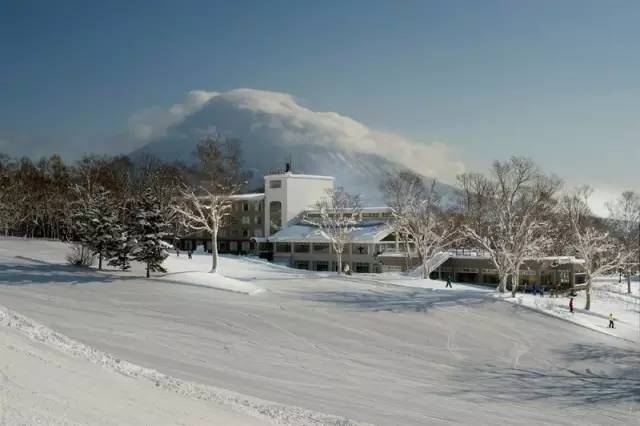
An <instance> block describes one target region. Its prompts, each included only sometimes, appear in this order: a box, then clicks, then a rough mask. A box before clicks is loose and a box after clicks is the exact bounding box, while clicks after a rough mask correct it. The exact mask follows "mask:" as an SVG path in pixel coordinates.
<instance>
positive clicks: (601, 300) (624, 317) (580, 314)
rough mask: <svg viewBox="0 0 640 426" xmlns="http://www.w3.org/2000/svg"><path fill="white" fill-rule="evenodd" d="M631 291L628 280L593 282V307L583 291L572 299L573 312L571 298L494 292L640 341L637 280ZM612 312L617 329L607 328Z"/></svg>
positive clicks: (545, 312)
mask: <svg viewBox="0 0 640 426" xmlns="http://www.w3.org/2000/svg"><path fill="white" fill-rule="evenodd" d="M634 286H635V289H634V292H633V293H632V294H627V293H624V292H622V288H623V287H624V289H625V290H626V283H623V284H613V282H612V281H610V280H603V281H601V282H595V283H594V284H593V290H592V296H591V310H589V311H587V310H586V309H584V306H585V301H586V300H585V297H586V296H585V292H584V291H580V292H578V295H577V296H576V297H575V298H574V300H573V306H574V313H573V314H572V313H571V312H570V311H569V297H549V296H548V295H545V296H544V297H540V296H534V295H532V294H518V295H517V296H516V297H515V298H513V297H511V294H510V293H505V294H494V296H495V297H497V298H500V299H502V300H504V301H506V302H509V303H515V304H518V305H521V306H524V307H527V308H530V309H534V310H536V311H539V312H542V313H544V314H547V315H551V316H554V317H556V318H561V319H563V320H566V321H570V322H572V323H575V324H578V325H581V326H583V327H586V328H589V329H591V330H595V331H598V332H601V333H605V334H608V335H611V336H615V337H619V338H622V339H625V340H629V341H634V342H640V294H639V293H638V290H637V286H638V284H637V283H634ZM610 313H613V315H614V317H615V318H616V321H615V324H616V328H614V329H611V328H608V325H609V320H608V316H609V314H610Z"/></svg>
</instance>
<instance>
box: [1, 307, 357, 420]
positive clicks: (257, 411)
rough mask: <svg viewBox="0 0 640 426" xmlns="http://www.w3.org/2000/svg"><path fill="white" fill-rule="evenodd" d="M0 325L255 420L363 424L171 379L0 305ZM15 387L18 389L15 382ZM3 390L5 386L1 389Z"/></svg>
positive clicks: (133, 376) (5, 379)
mask: <svg viewBox="0 0 640 426" xmlns="http://www.w3.org/2000/svg"><path fill="white" fill-rule="evenodd" d="M0 325H1V326H5V327H10V328H13V329H16V330H18V331H19V332H20V333H22V334H24V335H26V336H28V337H29V338H31V339H34V340H37V341H39V342H42V343H45V344H48V345H50V346H53V347H55V348H56V349H58V350H61V351H63V352H65V353H68V354H71V355H73V356H75V357H79V358H83V359H85V360H87V361H89V362H91V363H94V364H99V365H101V366H103V367H105V368H107V369H110V370H113V371H115V372H117V373H120V374H122V375H124V376H127V377H132V378H138V379H143V380H147V381H149V382H150V383H151V384H153V385H155V386H156V387H160V388H162V389H166V390H168V391H171V392H175V393H178V394H180V395H184V396H187V397H190V398H193V399H198V400H203V401H211V402H215V403H218V404H222V405H227V406H230V407H232V408H233V409H235V410H237V411H239V412H244V413H249V414H251V415H253V416H256V417H262V418H264V419H265V420H269V421H271V422H274V423H277V424H283V425H320V424H322V425H340V426H350V425H353V426H356V425H364V423H356V422H353V421H351V420H349V419H346V418H343V417H339V416H331V415H327V414H322V413H318V412H313V411H310V410H305V409H303V408H299V407H292V406H285V405H282V404H276V403H272V402H268V401H264V400H260V399H257V398H252V397H247V396H244V395H240V394H237V393H235V392H231V391H227V390H221V389H216V388H214V387H211V386H205V385H201V384H197V383H190V382H187V381H184V380H180V379H177V378H175V377H170V376H167V375H165V374H162V373H160V372H158V371H156V370H153V369H149V368H144V367H141V366H139V365H136V364H132V363H130V362H128V361H124V360H120V359H119V358H116V357H114V356H113V355H110V354H107V353H104V352H101V351H98V350H96V349H94V348H90V347H88V346H86V345H84V344H82V343H80V342H77V341H74V340H72V339H70V338H68V337H67V336H64V335H62V334H59V333H56V332H54V331H53V330H51V329H49V328H47V327H45V326H43V325H41V324H38V323H36V322H34V321H32V320H30V319H28V318H26V317H24V316H22V315H20V314H17V313H15V312H12V311H10V310H8V309H7V308H5V307H4V306H0ZM0 376H1V378H2V380H3V381H5V382H7V381H8V380H9V379H8V377H7V376H6V374H4V372H3V371H2V370H1V369H0ZM14 385H17V386H19V385H18V384H15V383H14ZM3 388H6V387H4V386H3Z"/></svg>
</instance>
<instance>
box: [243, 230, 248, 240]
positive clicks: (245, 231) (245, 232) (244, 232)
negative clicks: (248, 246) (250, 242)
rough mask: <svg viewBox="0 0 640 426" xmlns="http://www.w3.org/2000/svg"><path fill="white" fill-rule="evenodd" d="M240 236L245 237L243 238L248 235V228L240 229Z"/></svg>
mask: <svg viewBox="0 0 640 426" xmlns="http://www.w3.org/2000/svg"><path fill="white" fill-rule="evenodd" d="M242 236H243V237H245V238H248V237H249V230H248V229H243V230H242Z"/></svg>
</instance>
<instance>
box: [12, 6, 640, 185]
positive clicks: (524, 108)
mask: <svg viewBox="0 0 640 426" xmlns="http://www.w3.org/2000/svg"><path fill="white" fill-rule="evenodd" d="M638 22H640V2H636V1H542V0H540V1H515V0H513V1H492V0H487V1H438V2H435V1H427V0H421V1H386V2H382V1H372V0H367V1H364V0H363V1H355V0H351V1H349V0H348V1H335V2H334V1H322V2H311V1H275V0H273V1H272V0H270V1H229V2H215V1H181V2H178V1H166V2H163V1H153V2H151V1H148V2H145V1H122V2H120V1H108V2H84V1H71V0H69V1H63V2H46V1H38V2H36V1H27V0H4V1H3V2H1V3H0V147H1V148H5V149H6V148H7V147H9V148H11V149H10V150H13V151H16V152H24V153H29V154H32V155H41V154H46V153H50V152H54V151H57V152H62V153H64V154H67V155H73V154H75V155H78V154H80V153H82V152H88V151H91V150H93V149H99V150H108V149H109V146H108V144H109V141H110V140H112V139H113V137H114V136H115V135H117V134H118V133H119V132H121V131H122V130H123V129H124V128H126V127H127V124H128V122H129V120H130V119H131V117H132V116H133V115H134V114H135V113H136V112H138V111H140V110H143V109H145V108H148V107H151V106H161V107H168V106H170V105H171V104H173V103H175V102H177V101H179V100H180V99H181V98H182V97H183V96H184V94H185V93H186V92H188V91H189V90H194V89H204V90H212V91H226V90H230V89H234V88H239V87H249V88H256V89H264V90H273V91H280V92H286V93H290V94H292V95H294V96H296V97H297V98H298V99H299V100H300V101H301V102H302V103H304V104H306V105H309V106H310V107H312V108H313V109H314V110H320V111H335V112H338V113H340V114H343V115H346V116H349V117H352V118H354V119H356V120H358V121H360V122H362V123H364V124H366V125H367V126H371V127H373V128H376V129H381V130H385V131H393V132H395V133H400V134H402V135H405V136H407V137H409V138H411V139H412V140H416V141H424V142H425V143H426V142H433V141H440V142H443V143H446V144H448V145H450V146H451V147H452V148H454V149H455V150H456V152H457V153H458V155H459V156H460V157H461V158H462V159H463V160H464V161H465V163H466V164H467V165H468V166H469V167H470V168H475V167H485V166H486V165H487V164H489V162H490V161H491V160H493V159H495V158H504V157H506V156H508V155H510V154H522V155H528V156H531V157H533V158H534V159H535V160H537V161H538V162H539V163H540V164H541V165H542V166H543V167H545V168H546V169H548V170H550V171H555V172H557V173H558V174H560V175H561V176H563V177H565V178H566V179H567V180H569V181H570V182H571V183H590V184H593V185H596V186H598V185H600V186H602V187H612V188H614V187H615V188H618V187H633V188H636V189H640V188H638V186H640V185H636V183H637V182H638V181H639V179H638V178H639V177H640V171H639V170H640V166H638V165H637V164H638V163H640V143H639V142H640V140H639V135H640V84H639V83H640V55H639V54H638V51H639V44H638V43H639V41H640V25H638ZM2 144H4V145H2Z"/></svg>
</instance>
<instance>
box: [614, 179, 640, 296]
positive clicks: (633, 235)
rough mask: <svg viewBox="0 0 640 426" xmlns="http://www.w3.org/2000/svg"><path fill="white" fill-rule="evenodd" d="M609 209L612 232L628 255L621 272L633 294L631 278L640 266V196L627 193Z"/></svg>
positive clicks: (628, 291) (629, 291) (629, 290)
mask: <svg viewBox="0 0 640 426" xmlns="http://www.w3.org/2000/svg"><path fill="white" fill-rule="evenodd" d="M607 208H608V210H609V221H608V224H609V227H610V229H611V232H612V234H613V235H615V236H616V238H618V239H619V240H620V241H621V242H622V244H623V246H624V250H625V251H626V252H627V253H628V254H627V256H628V257H629V261H628V263H627V264H625V265H624V266H623V267H622V270H621V272H624V275H625V277H626V279H627V293H631V276H632V275H633V273H634V272H636V271H637V268H638V267H639V266H640V265H638V259H637V257H636V254H637V251H638V237H639V236H638V233H639V232H640V195H638V194H636V193H635V192H633V191H625V192H623V193H622V195H621V196H620V197H619V198H618V199H617V200H616V201H615V202H612V203H608V204H607ZM634 267H635V271H634Z"/></svg>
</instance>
